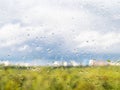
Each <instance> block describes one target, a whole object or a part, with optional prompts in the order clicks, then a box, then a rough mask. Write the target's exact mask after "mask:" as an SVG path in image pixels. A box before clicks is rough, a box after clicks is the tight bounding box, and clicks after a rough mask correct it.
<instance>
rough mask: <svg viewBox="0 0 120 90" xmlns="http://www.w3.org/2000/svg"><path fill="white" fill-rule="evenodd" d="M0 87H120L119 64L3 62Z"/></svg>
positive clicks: (38, 89) (33, 89)
mask: <svg viewBox="0 0 120 90" xmlns="http://www.w3.org/2000/svg"><path fill="white" fill-rule="evenodd" d="M0 90H120V66H103V67H66V68H65V67H27V68H26V67H15V66H8V67H3V66H1V67H0Z"/></svg>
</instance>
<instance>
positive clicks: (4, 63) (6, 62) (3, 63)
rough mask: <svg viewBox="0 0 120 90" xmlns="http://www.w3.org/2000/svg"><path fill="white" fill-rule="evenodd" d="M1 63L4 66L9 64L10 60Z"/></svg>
mask: <svg viewBox="0 0 120 90" xmlns="http://www.w3.org/2000/svg"><path fill="white" fill-rule="evenodd" d="M0 64H2V65H4V66H9V65H10V62H9V61H0Z"/></svg>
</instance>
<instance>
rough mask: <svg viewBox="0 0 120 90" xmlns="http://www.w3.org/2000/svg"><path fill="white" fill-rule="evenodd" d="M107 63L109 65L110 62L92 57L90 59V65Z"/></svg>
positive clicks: (104, 64)
mask: <svg viewBox="0 0 120 90" xmlns="http://www.w3.org/2000/svg"><path fill="white" fill-rule="evenodd" d="M106 65H109V63H108V62H107V61H104V60H94V59H91V60H90V61H89V66H106Z"/></svg>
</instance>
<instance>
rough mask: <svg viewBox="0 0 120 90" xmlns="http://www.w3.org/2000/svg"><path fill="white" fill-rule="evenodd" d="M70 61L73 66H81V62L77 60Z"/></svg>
mask: <svg viewBox="0 0 120 90" xmlns="http://www.w3.org/2000/svg"><path fill="white" fill-rule="evenodd" d="M70 63H71V66H80V64H79V63H77V62H75V61H70Z"/></svg>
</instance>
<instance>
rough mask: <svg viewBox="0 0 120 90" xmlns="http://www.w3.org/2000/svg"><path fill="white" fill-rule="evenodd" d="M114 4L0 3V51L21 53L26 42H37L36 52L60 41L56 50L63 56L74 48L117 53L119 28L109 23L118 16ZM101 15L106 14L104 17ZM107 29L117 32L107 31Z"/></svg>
mask: <svg viewBox="0 0 120 90" xmlns="http://www.w3.org/2000/svg"><path fill="white" fill-rule="evenodd" d="M117 2H119V0H114V1H113V0H110V1H109V0H106V1H105V0H97V1H95V0H74V1H73V0H60V1H55V0H52V1H49V0H44V1H43V0H26V1H25V0H18V1H16V0H13V1H11V2H8V0H5V1H0V7H1V9H0V12H1V15H0V21H2V22H1V24H0V26H1V27H0V49H1V48H8V47H19V48H18V51H25V50H28V49H29V48H32V47H30V46H27V45H28V43H27V42H29V41H35V40H36V39H38V40H36V42H37V44H43V45H41V46H42V47H36V48H35V50H37V51H41V50H43V48H45V47H46V46H47V44H48V46H49V45H55V44H56V42H60V40H62V42H60V43H62V44H63V45H62V46H61V47H59V48H60V49H61V50H63V52H64V50H66V49H67V50H69V51H71V52H73V51H72V50H73V49H75V48H77V49H79V50H85V51H86V52H87V51H88V52H94V53H103V52H104V53H108V52H110V53H120V51H118V49H120V47H119V44H120V34H119V33H118V32H119V28H118V27H114V26H113V25H112V24H116V22H112V19H117V20H118V19H119V13H117V12H115V11H117V10H118V8H119V6H118V4H119V3H117ZM9 3H10V4H9ZM2 4H4V5H2ZM8 4H9V5H8ZM92 5H93V6H92ZM11 6H12V7H11ZM88 6H89V7H88ZM90 6H91V7H92V8H91V7H90ZM16 7H17V8H16ZM93 9H96V11H94V12H93ZM99 10H101V11H102V12H99ZM98 12H99V13H98ZM103 12H106V13H105V15H104V16H102V15H101V14H104V13H103ZM114 12H115V13H114ZM4 14H5V15H4ZM110 15H111V16H110ZM1 17H2V18H1ZM3 22H4V23H3ZM117 24H119V23H117ZM111 27H114V28H115V29H116V30H117V31H110V30H109V29H111ZM104 31H107V32H105V33H104ZM45 45H46V46H45ZM52 47H54V46H52ZM57 48H58V47H57ZM106 48H107V49H106Z"/></svg>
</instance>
